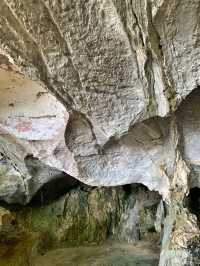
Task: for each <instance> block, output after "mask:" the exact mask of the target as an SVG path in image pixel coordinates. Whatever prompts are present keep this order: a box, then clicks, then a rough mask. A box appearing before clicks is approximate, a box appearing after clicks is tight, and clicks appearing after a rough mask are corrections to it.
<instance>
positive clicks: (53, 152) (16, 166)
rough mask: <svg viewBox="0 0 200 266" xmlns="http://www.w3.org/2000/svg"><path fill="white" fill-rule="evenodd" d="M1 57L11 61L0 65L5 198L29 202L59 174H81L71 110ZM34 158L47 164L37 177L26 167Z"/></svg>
mask: <svg viewBox="0 0 200 266" xmlns="http://www.w3.org/2000/svg"><path fill="white" fill-rule="evenodd" d="M1 56H2V58H4V60H6V59H7V60H8V64H7V65H5V63H4V61H3V60H2V61H1V68H0V199H1V200H5V201H7V202H8V203H21V204H26V203H27V202H29V201H30V199H31V198H32V196H33V195H34V194H35V193H36V191H37V190H38V189H39V188H40V187H41V186H42V185H43V184H44V183H46V182H48V181H49V180H51V179H53V178H54V177H55V176H56V174H58V173H59V174H61V173H62V172H65V173H68V174H71V175H73V176H76V175H77V170H76V164H75V162H74V160H73V156H72V154H71V153H70V151H69V150H68V149H67V147H66V145H65V140H64V132H65V127H66V124H67V121H68V113H67V111H66V110H65V108H64V106H63V105H62V104H61V103H59V102H58V101H57V100H56V98H55V97H54V96H52V95H51V94H49V93H48V92H47V91H46V89H44V88H43V87H42V86H41V85H39V84H37V83H36V82H33V81H31V80H29V79H27V78H25V77H24V76H23V75H22V74H20V73H19V72H18V71H17V70H16V69H15V68H14V67H15V66H14V65H13V64H11V62H10V61H9V57H6V56H5V55H3V54H2V55H1ZM31 156H32V157H33V158H37V159H38V160H39V161H41V162H42V163H43V164H44V165H45V166H46V167H43V169H44V171H43V173H42V174H39V172H38V174H37V176H34V178H33V176H31V173H30V169H29V168H28V167H27V165H26V158H27V157H29V158H30V157H31ZM56 169H57V170H56ZM56 171H57V172H56Z"/></svg>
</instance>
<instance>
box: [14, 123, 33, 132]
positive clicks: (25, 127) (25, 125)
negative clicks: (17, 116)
mask: <svg viewBox="0 0 200 266" xmlns="http://www.w3.org/2000/svg"><path fill="white" fill-rule="evenodd" d="M15 128H16V129H17V130H18V131H19V132H27V131H30V130H31V129H32V123H31V122H30V121H20V122H19V123H18V124H17V125H16V126H15Z"/></svg>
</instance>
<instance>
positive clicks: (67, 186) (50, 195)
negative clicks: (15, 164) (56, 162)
mask: <svg viewBox="0 0 200 266" xmlns="http://www.w3.org/2000/svg"><path fill="white" fill-rule="evenodd" d="M25 164H26V167H27V169H28V171H29V173H30V175H31V176H32V179H31V181H30V183H29V189H30V190H33V191H34V190H36V193H34V196H33V198H32V199H31V201H30V203H29V205H31V206H41V205H45V204H49V203H51V202H53V201H56V200H58V199H59V198H60V197H62V196H64V195H65V194H67V193H68V192H69V191H71V190H72V189H74V188H78V187H80V189H81V190H87V189H89V188H90V187H89V186H87V185H86V184H84V183H82V182H81V181H79V180H78V179H76V178H75V177H73V176H71V175H69V174H67V173H65V172H62V171H59V170H57V169H55V168H52V167H49V166H47V165H45V164H43V163H42V162H41V161H40V160H38V159H37V158H35V157H33V156H32V155H28V156H26V158H25ZM41 180H42V182H44V181H45V180H46V182H44V184H42V185H41V187H37V186H38V184H39V183H40V182H41ZM35 186H36V188H35Z"/></svg>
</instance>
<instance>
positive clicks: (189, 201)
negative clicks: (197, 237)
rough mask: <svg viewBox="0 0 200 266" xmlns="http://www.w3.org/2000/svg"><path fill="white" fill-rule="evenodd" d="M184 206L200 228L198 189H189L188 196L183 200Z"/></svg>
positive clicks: (199, 192) (199, 190)
mask: <svg viewBox="0 0 200 266" xmlns="http://www.w3.org/2000/svg"><path fill="white" fill-rule="evenodd" d="M184 205H185V207H187V208H188V209H189V211H190V212H191V213H193V214H195V215H196V217H197V219H198V224H199V226H200V188H198V187H194V188H191V189H190V192H189V194H188V196H187V197H186V198H185V200H184Z"/></svg>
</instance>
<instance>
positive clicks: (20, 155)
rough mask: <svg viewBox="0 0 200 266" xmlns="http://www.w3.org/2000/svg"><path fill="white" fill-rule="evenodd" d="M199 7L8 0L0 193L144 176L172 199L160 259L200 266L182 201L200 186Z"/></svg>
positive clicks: (191, 218) (1, 45) (19, 198)
mask: <svg viewBox="0 0 200 266" xmlns="http://www.w3.org/2000/svg"><path fill="white" fill-rule="evenodd" d="M199 8H200V2H199V1H198V0H192V1H191V0H187V1H181V0H172V1H168V0H140V1H138V0H132V1H131V0H127V1H124V0H107V1H106V0H88V1H81V0H78V1H77V0H76V1H75V0H70V1H67V0H60V1H59V0H50V1H49V0H18V1H15V0H1V2H0V49H1V54H0V156H1V158H0V159H1V161H0V199H2V200H4V201H6V202H8V203H21V204H27V203H28V202H29V201H30V200H31V198H32V197H33V196H34V195H35V194H36V192H37V191H38V190H40V189H41V187H42V186H43V185H44V184H46V183H48V182H49V181H51V180H55V179H56V178H57V177H60V176H61V175H66V178H69V176H68V177H67V174H68V175H70V176H72V177H76V178H77V179H79V180H80V181H81V182H84V183H86V184H89V185H92V186H118V185H125V184H132V183H140V184H143V185H145V186H147V187H148V188H149V189H150V190H155V191H157V192H159V194H160V195H161V196H162V198H163V200H164V202H165V205H166V206H165V208H166V213H165V215H164V216H165V221H164V231H163V243H162V251H161V259H160V266H164V265H173V266H174V265H178V266H180V265H188V264H187V263H190V262H188V261H191V263H193V264H191V265H195V263H197V264H198V263H199V262H198V259H200V258H195V260H196V262H194V254H197V252H196V249H193V250H195V251H194V252H193V253H192V252H191V249H192V248H191V247H193V246H194V245H195V243H199V242H198V241H199V240H198V239H199V237H200V236H199V233H200V232H199V226H198V221H197V218H196V216H195V215H194V213H191V212H190V210H189V208H188V206H187V204H185V198H186V196H187V195H188V193H189V191H190V189H191V188H195V187H199V186H200V181H199V176H200V167H199V158H200V155H199V150H200V146H199V143H200V142H199V136H200V132H199V124H200V123H199V122H200V121H199V106H198V104H199V99H200V92H199V86H200V79H199V77H200V67H199V60H200V58H199V57H200V51H199V50H200V48H199V45H198V44H199V41H200V29H199V26H200V25H199V23H200V21H199V14H198V11H199ZM64 135H65V141H64ZM27 158H28V160H27ZM35 162H37V163H36V165H35V168H33V167H32V165H33V164H34V163H35ZM30 165H31V166H30ZM72 177H71V178H72ZM72 179H73V178H72ZM68 180H69V179H68ZM73 180H74V179H73ZM191 191H192V190H191ZM195 241H196V242H195ZM195 256H196V255H195Z"/></svg>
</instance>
